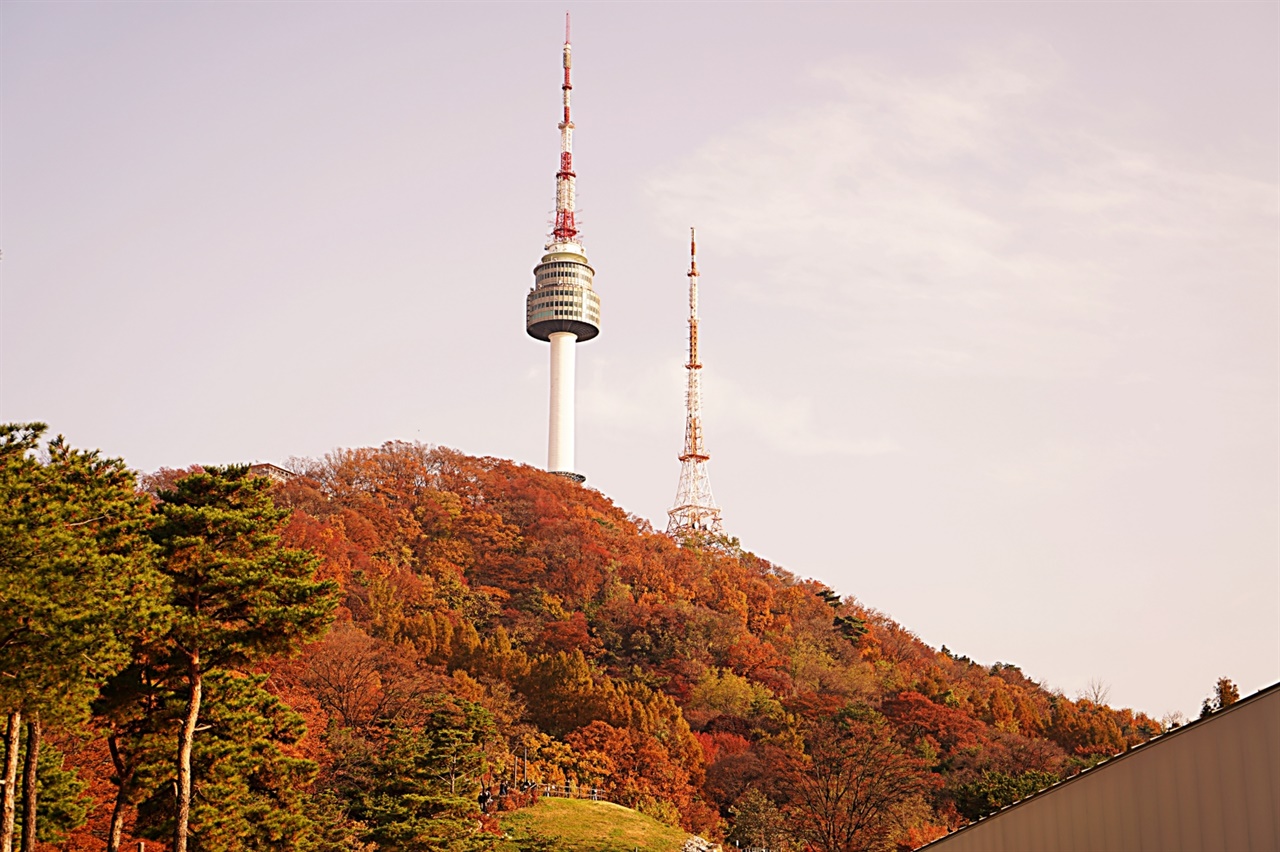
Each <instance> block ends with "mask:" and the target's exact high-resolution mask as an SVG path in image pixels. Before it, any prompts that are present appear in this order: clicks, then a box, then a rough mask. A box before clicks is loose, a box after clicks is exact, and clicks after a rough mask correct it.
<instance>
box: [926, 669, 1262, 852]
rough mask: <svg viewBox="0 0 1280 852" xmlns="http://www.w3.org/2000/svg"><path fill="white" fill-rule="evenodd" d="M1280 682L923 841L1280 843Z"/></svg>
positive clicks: (1235, 846) (1134, 846) (1076, 847)
mask: <svg viewBox="0 0 1280 852" xmlns="http://www.w3.org/2000/svg"><path fill="white" fill-rule="evenodd" d="M1278 811H1280V684H1276V685H1273V686H1270V687H1268V688H1266V689H1264V690H1262V691H1261V692H1258V693H1255V694H1254V695H1251V696H1249V697H1248V698H1246V699H1244V700H1242V701H1239V702H1237V703H1236V704H1233V705H1232V706H1230V707H1228V708H1227V709H1225V710H1220V711H1219V712H1217V713H1215V714H1213V715H1212V716H1210V717H1209V718H1207V719H1202V720H1200V721H1197V722H1195V723H1193V724H1191V725H1187V726H1185V727H1182V728H1178V729H1176V730H1174V731H1173V732H1171V733H1168V734H1165V735H1164V736H1162V737H1159V738H1158V739H1155V740H1152V741H1151V742H1149V743H1146V744H1145V745H1143V746H1140V747H1138V748H1136V749H1134V750H1132V751H1130V752H1128V753H1126V754H1123V755H1120V756H1119V757H1115V758H1112V759H1111V760H1109V761H1107V762H1106V763H1103V764H1101V765H1099V766H1097V767H1095V768H1093V769H1091V770H1089V771H1087V772H1082V773H1081V774H1079V775H1077V776H1076V777H1074V778H1072V779H1070V780H1068V781H1065V782H1063V783H1061V784H1059V785H1057V786H1055V787H1052V788H1050V789H1049V790H1046V791H1044V792H1042V793H1039V794H1037V795H1035V796H1033V797H1031V798H1030V799H1026V800H1025V801H1022V802H1019V803H1018V804H1016V805H1013V806H1011V807H1009V808H1006V809H1004V810H1003V811H1000V812H999V813H998V814H996V815H995V816H992V817H988V818H986V819H984V820H982V821H980V822H977V823H974V824H972V825H970V826H968V827H967V828H964V829H961V830H960V831H957V832H956V833H954V834H951V835H948V836H947V837H944V838H942V839H941V840H937V841H934V842H933V843H931V844H929V845H928V846H926V847H924V848H925V849H928V850H929V852H967V850H974V852H978V850H981V852H1050V850H1054V852H1068V850H1071V851H1072V852H1110V850H1123V852H1130V850H1133V852H1145V850H1151V852H1183V850H1186V851H1187V852H1190V850H1211V849H1213V850H1223V851H1224V852H1244V850H1280V816H1277V812H1278Z"/></svg>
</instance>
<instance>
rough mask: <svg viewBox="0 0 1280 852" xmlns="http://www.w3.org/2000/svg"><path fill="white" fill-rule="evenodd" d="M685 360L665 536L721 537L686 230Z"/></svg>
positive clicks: (693, 238) (694, 268) (692, 242)
mask: <svg viewBox="0 0 1280 852" xmlns="http://www.w3.org/2000/svg"><path fill="white" fill-rule="evenodd" d="M688 274H689V360H688V362H687V363H686V364H685V365H684V367H685V371H686V372H687V374H688V383H687V385H686V386H685V394H684V408H685V418H684V452H682V453H681V454H680V485H679V486H678V487H677V488H676V503H675V505H674V506H672V507H671V509H670V510H669V511H668V512H667V515H668V517H669V519H670V520H669V521H668V522H667V535H671V536H675V537H676V538H686V537H688V536H690V535H724V525H723V524H722V523H721V521H720V508H719V507H718V506H716V500H715V498H714V497H712V496H711V476H710V474H708V473H707V461H708V460H710V458H711V456H709V455H707V451H706V449H705V448H704V447H703V445H702V380H701V373H702V362H701V361H700V360H699V359H698V242H697V234H696V233H695V232H694V230H693V228H690V229H689V273H688Z"/></svg>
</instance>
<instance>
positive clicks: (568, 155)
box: [525, 14, 600, 482]
mask: <svg viewBox="0 0 1280 852" xmlns="http://www.w3.org/2000/svg"><path fill="white" fill-rule="evenodd" d="M563 64H564V83H563V85H562V86H561V87H560V88H561V91H562V92H563V93H564V118H563V119H562V120H561V121H560V124H559V127H560V169H559V171H557V172H556V218H555V225H554V226H553V228H552V231H551V241H550V242H548V243H547V245H546V247H545V248H544V252H545V253H544V254H543V255H542V260H541V261H540V262H539V263H538V265H537V266H535V267H534V268H533V276H534V281H533V287H531V288H530V289H529V295H528V296H527V297H526V299H525V330H526V331H527V332H528V333H529V336H530V337H533V338H536V339H537V340H545V341H548V342H549V343H550V344H551V400H550V422H549V424H548V437H547V470H549V471H551V472H552V473H558V474H560V475H561V476H565V477H568V478H569V479H573V480H574V481H576V482H583V481H584V480H585V479H586V477H584V476H583V475H582V474H580V473H577V472H575V471H574V428H573V427H574V381H575V377H574V373H575V364H574V360H575V357H574V356H575V346H576V345H577V343H578V341H580V340H583V341H585V340H590V339H591V338H593V337H595V336H596V335H598V334H599V333H600V297H599V296H598V295H596V292H595V290H594V289H593V288H592V283H593V280H594V277H595V270H594V269H592V268H591V265H590V264H589V263H588V262H587V253H586V250H585V249H583V247H582V243H581V242H580V241H579V239H578V226H577V221H576V211H575V209H574V201H575V199H574V196H575V192H576V186H575V183H576V180H577V175H576V174H575V173H574V171H573V120H572V119H571V117H570V112H569V101H570V93H571V92H572V91H573V83H572V82H571V79H570V70H571V68H572V67H573V55H572V51H571V49H570V47H569V16H568V14H566V15H565V22H564V63H563Z"/></svg>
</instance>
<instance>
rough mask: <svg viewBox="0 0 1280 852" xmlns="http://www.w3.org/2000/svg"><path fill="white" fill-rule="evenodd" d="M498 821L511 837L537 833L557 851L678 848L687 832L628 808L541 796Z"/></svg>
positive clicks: (664, 851)
mask: <svg viewBox="0 0 1280 852" xmlns="http://www.w3.org/2000/svg"><path fill="white" fill-rule="evenodd" d="M500 821H501V823H502V827H503V829H505V830H506V832H507V833H508V834H510V835H512V837H514V838H516V839H520V838H527V837H530V836H531V835H532V836H537V837H541V838H544V839H546V840H549V841H551V843H550V844H549V847H548V848H551V849H555V850H557V852H633V850H640V852H680V847H681V846H682V845H684V841H685V840H686V839H687V838H688V837H689V835H688V834H687V833H686V832H684V831H681V830H680V829H678V828H672V827H671V826H669V825H663V824H662V823H660V822H658V821H657V820H655V819H653V818H652V817H647V816H645V815H644V814H641V813H637V812H636V811H633V810H631V809H630V808H624V807H622V806H621V805H615V804H612V803H610V802H591V801H585V800H581V799H554V798H545V799H540V800H539V801H538V803H537V804H536V805H534V806H533V807H531V808H524V809H522V810H518V811H511V812H510V813H507V814H503V815H502V816H501V817H500ZM505 845H506V848H507V849H509V850H515V849H516V848H517V845H516V844H515V843H508V844H505Z"/></svg>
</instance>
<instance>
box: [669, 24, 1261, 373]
mask: <svg viewBox="0 0 1280 852" xmlns="http://www.w3.org/2000/svg"><path fill="white" fill-rule="evenodd" d="M1033 54H1034V46H1033V47H1032V48H1031V49H1028V48H1025V47H1023V48H1019V49H1018V50H1015V51H1013V52H1011V53H1010V54H1009V55H1007V56H1001V57H990V56H988V57H975V58H971V59H970V60H969V62H968V65H967V66H966V67H964V68H962V69H959V70H957V71H955V72H954V73H950V74H947V75H945V76H909V75H890V74H887V73H885V72H883V71H880V70H877V69H875V68H867V67H861V66H859V65H857V64H853V63H845V64H839V65H830V66H826V67H822V68H818V69H815V70H814V72H813V77H814V79H815V81H817V82H819V83H821V84H825V85H826V86H827V87H828V88H829V90H830V91H831V92H832V94H831V95H830V96H829V97H828V98H827V99H826V100H825V101H823V102H821V103H816V104H809V105H807V106H802V107H797V108H795V109H794V111H792V112H791V113H790V114H785V115H774V116H770V117H768V118H766V119H764V120H759V121H756V122H753V123H750V124H746V125H743V126H739V127H735V128H732V129H730V130H729V131H727V132H725V133H724V134H722V135H721V136H719V137H717V138H714V139H711V140H708V141H707V142H706V143H705V144H704V145H703V146H702V147H701V148H699V149H698V150H696V151H695V152H694V153H693V154H691V155H690V156H689V157H688V158H686V159H685V160H684V161H683V162H682V163H680V164H678V166H677V167H676V168H675V169H674V170H672V171H669V172H668V173H666V174H664V175H662V176H660V177H655V178H653V179H652V180H651V181H650V182H649V189H650V190H651V197H652V199H653V202H654V206H655V214H656V215H657V216H660V217H662V218H664V219H668V220H670V219H674V220H676V221H693V220H695V219H696V221H698V222H700V223H702V224H701V229H702V232H703V233H704V234H705V240H706V243H707V244H708V245H711V244H716V245H719V246H721V247H722V248H723V249H724V250H725V251H726V252H727V253H729V254H732V255H735V256H736V257H737V258H739V259H741V260H742V261H743V262H744V265H748V264H749V266H750V275H748V276H744V277H745V278H746V280H745V281H744V282H743V288H742V289H741V290H739V293H740V294H741V295H742V296H743V297H744V298H747V299H751V300H756V301H761V302H765V303H768V304H770V305H775V306H779V307H783V308H786V309H788V310H794V311H798V312H811V313H813V314H817V315H822V316H826V317H830V316H841V317H844V318H846V319H847V320H848V322H849V323H850V324H851V334H850V335H849V340H850V341H856V343H854V342H851V343H850V344H849V345H851V346H854V345H856V346H858V347H859V353H858V354H859V357H863V358H873V359H878V360H880V361H882V362H883V363H884V364H885V365H892V368H893V369H900V370H911V371H916V372H923V373H931V374H932V373H944V374H945V373H957V372H959V373H974V374H994V375H1036V376H1045V375H1049V376H1077V377H1078V376H1085V375H1091V374H1093V373H1094V372H1095V371H1097V370H1098V369H1099V368H1100V367H1101V366H1102V365H1105V364H1108V363H1110V362H1112V361H1113V360H1114V355H1115V350H1116V348H1117V346H1118V345H1122V344H1121V341H1122V340H1123V338H1124V337H1125V335H1126V334H1127V333H1128V329H1129V326H1130V324H1131V320H1132V319H1133V318H1134V317H1141V316H1142V313H1143V312H1144V311H1145V310H1147V309H1149V307H1150V302H1151V301H1152V300H1156V299H1159V298H1161V296H1162V294H1164V293H1167V292H1168V291H1169V290H1170V289H1171V288H1176V287H1179V286H1183V287H1186V288H1189V290H1191V291H1195V290H1196V289H1197V288H1199V287H1200V286H1201V285H1202V283H1203V282H1204V280H1205V279H1206V277H1208V276H1212V275H1213V274H1215V273H1214V272H1212V267H1213V265H1214V264H1217V265H1218V266H1219V268H1221V267H1222V266H1223V265H1225V266H1228V267H1230V269H1231V274H1232V275H1234V276H1237V277H1238V276H1244V277H1245V278H1249V279H1252V280H1255V281H1263V282H1265V281H1267V280H1270V279H1271V278H1273V277H1274V274H1275V257H1274V234H1275V230H1276V220H1277V211H1276V204H1275V202H1276V187H1275V185H1274V184H1273V183H1268V182H1266V181H1262V180H1258V179H1255V178H1252V177H1250V176H1248V175H1247V174H1243V173H1241V174H1234V173H1229V172H1228V171H1225V170H1219V171H1214V170H1211V169H1208V168H1207V167H1205V166H1204V165H1203V164H1199V165H1197V164H1188V163H1187V162H1183V161H1181V160H1180V159H1179V158H1178V156H1177V155H1176V153H1175V152H1173V151H1170V150H1165V148H1163V147H1162V146H1161V145H1159V144H1158V140H1155V141H1153V140H1150V139H1148V140H1136V141H1135V140H1127V139H1125V138H1123V134H1120V133H1119V132H1111V131H1110V130H1109V127H1110V124H1109V122H1108V120H1107V117H1105V116H1101V115H1099V114H1098V113H1097V112H1096V111H1095V110H1094V108H1093V107H1092V106H1090V105H1089V104H1087V103H1084V102H1082V101H1079V100H1076V99H1073V96H1072V93H1071V90H1070V87H1069V86H1068V85H1067V84H1066V83H1065V82H1064V80H1063V79H1062V77H1061V75H1060V74H1059V73H1058V71H1057V70H1056V69H1054V68H1053V67H1052V65H1051V63H1049V64H1046V63H1045V62H1043V61H1037V62H1031V61H1029V60H1028V56H1030V55H1033ZM1028 69H1034V70H1028Z"/></svg>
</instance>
